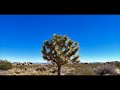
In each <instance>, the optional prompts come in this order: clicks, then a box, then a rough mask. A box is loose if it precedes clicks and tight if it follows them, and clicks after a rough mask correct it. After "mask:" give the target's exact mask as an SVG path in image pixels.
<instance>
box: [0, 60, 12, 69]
mask: <svg viewBox="0 0 120 90" xmlns="http://www.w3.org/2000/svg"><path fill="white" fill-rule="evenodd" d="M0 69H1V70H8V69H12V63H10V62H9V61H7V60H0Z"/></svg>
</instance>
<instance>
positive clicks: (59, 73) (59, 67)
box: [58, 65, 61, 76]
mask: <svg viewBox="0 0 120 90" xmlns="http://www.w3.org/2000/svg"><path fill="white" fill-rule="evenodd" d="M60 75H61V65H58V76H60Z"/></svg>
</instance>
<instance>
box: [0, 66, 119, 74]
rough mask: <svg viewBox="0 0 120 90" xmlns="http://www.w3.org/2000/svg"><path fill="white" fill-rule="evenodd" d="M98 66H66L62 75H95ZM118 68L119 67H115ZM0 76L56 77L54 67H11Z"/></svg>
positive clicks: (63, 67) (55, 68)
mask: <svg viewBox="0 0 120 90" xmlns="http://www.w3.org/2000/svg"><path fill="white" fill-rule="evenodd" d="M99 65H100V64H67V65H63V66H62V75H97V74H96V72H95V69H96V68H97V67H98V66H99ZM117 66H120V65H116V67H117ZM1 74H2V75H57V67H56V65H41V64H39V65H37V64H32V65H13V68H12V69H10V70H7V71H5V72H3V71H2V72H1Z"/></svg>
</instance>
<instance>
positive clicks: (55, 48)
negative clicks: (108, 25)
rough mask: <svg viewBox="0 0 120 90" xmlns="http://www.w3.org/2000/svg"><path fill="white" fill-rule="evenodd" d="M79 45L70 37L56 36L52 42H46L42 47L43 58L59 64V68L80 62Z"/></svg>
mask: <svg viewBox="0 0 120 90" xmlns="http://www.w3.org/2000/svg"><path fill="white" fill-rule="evenodd" d="M78 50H79V44H78V43H77V42H74V41H73V40H71V39H70V38H69V37H68V36H62V35H58V34H54V35H53V38H52V39H51V40H49V41H48V40H46V41H45V42H44V45H43V47H42V53H43V58H44V59H45V60H48V61H51V62H52V63H53V64H57V65H58V67H60V66H62V65H64V64H67V63H76V62H79V55H77V51H78Z"/></svg>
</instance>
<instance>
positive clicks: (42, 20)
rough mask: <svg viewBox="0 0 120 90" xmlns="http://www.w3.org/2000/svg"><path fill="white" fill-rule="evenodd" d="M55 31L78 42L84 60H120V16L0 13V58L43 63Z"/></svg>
mask: <svg viewBox="0 0 120 90" xmlns="http://www.w3.org/2000/svg"><path fill="white" fill-rule="evenodd" d="M54 33H57V34H62V35H68V36H69V37H70V38H71V39H72V40H74V41H78V42H79V44H80V51H79V54H80V56H81V57H80V60H81V62H104V61H118V60H119V61H120V15H0V58H1V59H7V60H9V61H11V62H24V61H31V62H43V61H44V60H43V59H42V53H41V46H42V45H43V41H44V40H48V39H50V38H51V37H52V36H53V34H54Z"/></svg>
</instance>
